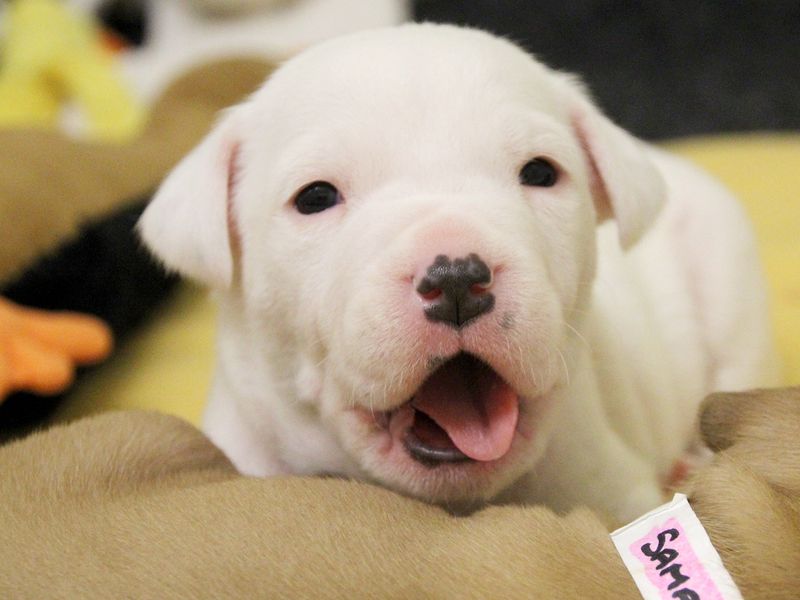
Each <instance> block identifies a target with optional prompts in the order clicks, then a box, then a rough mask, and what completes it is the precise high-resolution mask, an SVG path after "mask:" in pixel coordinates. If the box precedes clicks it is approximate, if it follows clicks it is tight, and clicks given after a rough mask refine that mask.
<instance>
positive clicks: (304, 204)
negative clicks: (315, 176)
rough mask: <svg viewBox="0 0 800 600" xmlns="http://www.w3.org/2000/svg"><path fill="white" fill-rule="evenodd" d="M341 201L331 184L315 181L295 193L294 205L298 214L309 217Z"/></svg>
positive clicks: (337, 191)
mask: <svg viewBox="0 0 800 600" xmlns="http://www.w3.org/2000/svg"><path fill="white" fill-rule="evenodd" d="M341 201H342V195H341V194H340V193H339V190H337V189H336V188H335V187H334V186H333V185H332V184H330V183H328V182H327V181H315V182H313V183H309V184H308V185H307V186H306V187H304V188H303V189H302V190H300V191H299V192H297V196H295V198H294V205H295V207H296V208H297V212H299V213H300V214H303V215H311V214H314V213H318V212H322V211H323V210H328V209H329V208H331V207H333V206H336V205H337V204H339V203H340V202H341Z"/></svg>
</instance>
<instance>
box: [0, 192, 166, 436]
mask: <svg viewBox="0 0 800 600" xmlns="http://www.w3.org/2000/svg"><path fill="white" fill-rule="evenodd" d="M144 206H145V202H144V201H142V200H140V201H138V202H135V203H133V204H131V205H130V206H128V207H126V208H124V209H122V210H120V211H119V212H117V213H116V214H113V215H109V217H108V218H107V219H104V220H102V221H99V222H97V223H91V224H88V225H87V226H86V227H85V228H84V229H83V231H82V232H81V234H80V235H79V236H78V237H77V238H76V239H74V240H69V241H67V242H66V243H65V244H64V245H63V246H62V247H61V248H59V249H57V250H56V251H55V252H53V253H52V254H50V255H48V256H45V257H43V258H42V259H41V260H40V261H39V262H37V263H36V264H35V265H32V266H31V268H30V269H29V270H28V271H26V272H25V273H24V274H23V275H22V276H21V277H20V278H19V279H17V280H16V281H11V282H6V283H5V284H0V294H2V295H4V296H6V297H7V298H9V299H10V300H13V301H14V302H17V303H20V304H24V305H26V306H31V307H36V308H45V309H50V310H74V311H80V312H85V313H90V314H93V315H97V316H98V317H101V318H102V319H104V320H105V321H106V322H107V323H108V324H109V325H110V326H111V329H112V330H113V331H114V335H115V337H116V338H117V342H118V343H124V341H125V336H126V334H128V333H129V332H130V331H131V330H133V329H134V328H136V327H137V326H138V325H139V324H140V323H141V322H142V320H143V319H144V318H146V317H147V316H148V315H149V314H151V313H152V311H153V308H154V307H155V306H156V305H157V304H158V303H159V302H161V301H162V300H163V299H164V298H165V297H166V295H167V294H168V293H169V291H170V290H171V289H172V287H173V286H174V284H175V281H176V279H175V278H174V277H172V276H168V275H167V274H165V273H164V271H163V269H162V268H161V267H160V266H158V265H156V264H155V263H154V262H153V260H152V259H151V258H150V256H149V255H148V254H147V252H146V251H145V250H144V248H143V247H142V245H141V242H140V241H139V240H138V239H137V237H136V234H135V232H134V230H133V227H134V225H135V224H136V221H137V220H138V218H139V215H140V214H141V213H142V210H143V209H144ZM61 399H62V397H61V396H56V397H52V398H39V397H36V396H33V395H31V394H23V393H18V394H13V395H12V396H10V397H9V398H8V399H7V400H6V401H5V402H4V403H2V404H0V440H3V439H7V438H9V437H12V436H15V435H19V434H20V433H23V432H25V431H27V430H29V429H30V428H31V427H32V426H35V425H36V424H38V423H40V422H41V421H42V420H43V419H45V418H46V417H47V416H48V415H49V414H50V413H51V412H52V410H53V409H54V408H55V407H56V406H57V404H58V402H60V401H61Z"/></svg>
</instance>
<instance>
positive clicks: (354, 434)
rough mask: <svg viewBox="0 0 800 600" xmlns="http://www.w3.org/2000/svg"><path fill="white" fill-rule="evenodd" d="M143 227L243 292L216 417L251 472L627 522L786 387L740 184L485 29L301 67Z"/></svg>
mask: <svg viewBox="0 0 800 600" xmlns="http://www.w3.org/2000/svg"><path fill="white" fill-rule="evenodd" d="M662 205H663V208H662ZM600 223H602V224H601V225H600V226H599V227H598V224H600ZM140 226H141V233H142V235H143V237H144V240H145V242H146V243H147V245H148V246H149V247H150V248H151V249H152V250H153V251H154V252H155V253H156V254H157V255H158V256H159V257H160V258H161V259H162V260H163V261H164V263H165V264H166V265H167V266H168V267H171V268H174V269H176V270H178V271H180V272H182V273H184V274H186V275H188V276H191V277H194V278H196V279H199V280H201V281H203V282H206V283H208V284H210V285H211V286H213V287H214V288H215V289H216V290H217V292H218V294H219V299H220V304H221V316H220V320H221V324H220V331H219V352H218V361H217V371H216V377H215V381H214V387H213V391H212V394H211V399H210V403H209V406H208V409H207V413H206V416H205V429H206V431H207V432H208V434H209V435H210V436H211V438H212V440H214V441H215V442H216V443H217V444H218V445H219V446H220V447H221V448H222V449H223V450H224V451H225V452H226V453H227V454H228V455H229V456H230V457H231V459H232V460H233V462H234V463H235V464H236V465H237V466H238V467H239V468H240V469H241V470H242V471H243V472H245V473H250V474H256V475H272V474H277V473H301V474H303V473H320V472H326V473H339V474H343V475H346V476H353V477H361V478H367V479H370V480H373V481H377V482H380V483H382V484H384V485H387V486H389V487H391V488H394V489H396V490H398V491H401V492H403V493H407V494H411V495H414V496H418V497H421V498H425V499H428V500H432V501H435V502H447V503H471V502H476V501H483V500H488V499H493V500H495V501H519V500H523V501H542V502H546V503H548V504H550V505H551V506H553V507H555V508H557V509H565V508H568V507H570V506H573V505H575V504H577V503H583V504H588V505H590V506H593V507H595V508H600V509H603V510H606V511H610V512H611V513H613V514H614V515H616V516H618V517H619V518H622V519H624V518H629V517H633V516H635V515H636V514H638V513H640V512H641V511H643V510H645V509H647V508H650V507H651V506H652V505H654V504H656V503H658V502H659V501H660V500H661V493H660V489H659V486H660V478H663V476H664V475H665V474H666V473H667V471H668V470H669V469H670V467H671V465H672V464H673V462H674V461H675V460H676V459H677V458H678V457H679V456H681V454H682V453H683V452H684V451H685V450H686V448H687V446H688V445H689V444H690V442H691V441H692V438H693V420H694V416H695V408H696V405H697V403H698V402H699V401H700V400H701V399H702V398H703V396H704V395H705V394H706V393H708V392H710V391H712V390H718V389H728V390H730V389H737V388H743V387H752V386H757V385H764V384H769V383H772V382H773V370H774V369H773V365H774V360H773V359H774V357H773V354H772V345H771V339H770V333H769V327H768V325H767V317H766V302H765V294H764V286H763V282H762V279H761V275H760V271H759V267H758V263H757V258H756V251H755V247H754V242H753V238H752V235H751V233H750V231H749V228H748V224H747V222H746V219H745V217H744V216H743V213H742V211H741V209H740V208H739V207H738V206H737V205H736V203H735V201H734V200H733V199H732V198H731V197H730V195H729V194H728V193H727V192H726V191H725V190H724V189H722V187H720V186H719V185H718V184H717V183H715V182H714V181H712V180H711V179H710V178H709V177H708V176H706V175H704V174H703V173H701V172H699V171H698V170H696V169H695V168H693V167H692V166H690V165H688V164H686V163H684V162H683V161H681V160H680V159H678V158H675V157H673V156H669V155H667V154H666V153H664V152H661V151H658V150H656V149H654V148H651V147H648V146H646V145H644V144H643V143H641V142H639V141H637V140H635V139H634V138H632V137H631V136H630V135H628V134H627V133H625V132H624V131H622V130H621V129H619V128H618V127H616V126H615V125H614V124H612V123H611V122H610V121H609V120H608V119H606V118H605V117H604V116H602V115H601V114H600V113H599V112H598V110H597V109H596V108H595V107H594V106H593V105H592V104H591V102H590V101H589V99H588V98H587V96H586V94H585V93H584V91H583V90H582V89H581V87H580V85H579V84H578V83H576V81H575V80H574V79H573V78H570V77H567V76H565V75H562V74H558V73H554V72H552V71H550V70H548V69H547V68H546V67H544V66H543V65H541V64H539V63H538V62H536V61H535V60H534V59H532V58H531V57H530V56H529V55H527V54H526V53H525V52H523V51H522V50H520V49H519V48H518V47H516V46H514V45H513V44H511V43H509V42H507V41H504V40H501V39H498V38H495V37H493V36H490V35H488V34H486V33H482V32H478V31H474V30H465V29H459V28H456V27H452V26H437V25H406V26H401V27H398V28H394V29H385V30H375V31H370V32H366V33H359V34H355V35H351V36H348V37H344V38H340V39H337V40H334V41H332V42H327V43H325V44H322V45H320V46H317V47H315V48H312V49H311V50H308V51H306V52H304V53H302V54H301V55H299V56H298V57H296V58H294V59H293V60H290V61H289V62H288V63H287V64H286V65H285V66H283V67H282V68H281V69H280V70H278V72H276V73H275V74H274V75H273V76H272V77H271V78H270V80H269V81H268V82H267V83H266V84H265V86H264V87H263V88H262V89H261V90H259V91H258V92H257V93H255V94H254V95H253V96H252V97H251V98H250V99H249V100H248V101H247V102H245V103H244V104H242V105H240V106H237V107H235V108H233V109H232V110H231V111H230V112H228V113H227V114H226V115H225V116H224V118H223V119H222V120H221V122H220V123H219V124H218V126H217V127H216V128H215V129H214V131H212V132H211V134H210V135H209V136H208V137H207V139H206V140H205V141H204V142H203V143H202V144H201V145H200V146H199V147H198V148H197V149H196V150H195V151H194V152H192V153H191V154H190V155H189V156H188V157H187V158H186V159H185V160H184V161H183V162H182V163H181V164H180V165H179V166H178V167H177V168H176V169H175V171H174V172H173V173H172V174H171V175H170V176H169V178H168V179H167V180H166V182H165V183H164V185H163V187H162V188H161V189H160V190H159V192H158V194H157V195H156V197H155V199H154V200H153V202H152V204H151V205H150V206H149V208H148V209H147V211H146V212H145V214H144V216H143V217H142V221H141V224H140Z"/></svg>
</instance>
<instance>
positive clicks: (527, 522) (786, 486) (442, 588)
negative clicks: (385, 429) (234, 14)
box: [0, 389, 800, 599]
mask: <svg viewBox="0 0 800 600" xmlns="http://www.w3.org/2000/svg"><path fill="white" fill-rule="evenodd" d="M701 429H702V432H703V435H704V437H705V439H706V441H707V442H708V443H709V445H710V446H711V447H712V448H713V449H715V450H716V451H717V455H716V456H715V458H714V460H713V462H712V463H711V464H710V465H709V466H708V467H706V468H705V469H703V470H702V471H700V472H699V473H698V474H697V475H696V476H695V477H694V478H693V479H692V481H691V482H690V486H689V487H690V494H691V496H690V497H691V501H692V506H693V507H694V509H695V511H696V512H697V514H698V516H699V518H700V520H701V521H702V523H703V524H704V526H705V527H706V529H707V531H708V533H709V535H710V537H711V539H712V541H713V542H714V544H715V546H716V548H717V549H718V551H719V553H720V555H721V556H722V558H723V561H724V562H725V565H726V566H727V567H728V569H729V570H730V572H731V574H732V576H733V578H734V580H735V581H736V583H737V584H738V585H739V587H740V589H741V591H742V593H743V595H744V597H745V598H748V599H752V598H785V599H789V598H797V597H798V592H799V591H800V440H798V433H800V389H792V390H781V391H772V392H752V393H748V394H735V395H722V394H720V395H715V396H712V397H711V398H709V399H708V400H707V401H706V403H705V405H704V408H703V412H702V418H701ZM0 496H1V497H2V498H3V500H2V502H1V503H0V532H2V533H1V534H0V535H2V540H3V542H2V544H0V597H3V598H43V597H47V598H78V597H80V598H111V597H137V598H145V597H146V598H188V597H191V598H206V597H219V598H223V597H224V598H237V597H246V598H257V597H258V598H260V597H264V598H267V597H268V598H278V597H289V598H301V597H314V598H363V597H376V598H418V597H434V598H444V597H458V598H479V597H481V598H487V597H493V598H494V597H496V598H600V599H602V598H638V597H639V595H638V592H637V591H636V589H635V587H634V585H633V582H632V580H631V579H630V577H629V576H628V574H627V572H626V571H625V569H624V567H623V565H622V562H621V561H620V559H619V557H618V556H617V554H616V552H615V550H614V548H613V546H612V544H611V541H610V539H609V537H608V533H607V531H608V530H607V527H606V526H605V525H604V523H603V522H602V521H601V520H600V519H599V518H598V517H597V516H595V515H593V514H592V513H590V512H588V511H576V512H573V513H570V514H569V515H566V516H558V515H555V514H554V513H552V512H551V511H549V510H547V509H544V508H537V507H528V508H521V507H492V508H488V509H486V510H483V511H481V512H478V513H476V514H474V515H472V516H470V517H466V518H457V517H453V516H451V515H449V514H447V513H446V512H444V511H443V510H441V509H439V508H436V507H433V506H429V505H426V504H422V503H419V502H417V501H414V500H410V499H407V498H403V497H400V496H397V495H395V494H393V493H391V492H389V491H387V490H384V489H381V488H376V487H373V486H369V485H366V484H363V483H357V482H348V481H342V480H332V479H310V478H309V479H303V478H271V479H252V478H246V477H241V476H239V475H237V473H236V472H235V471H234V470H233V468H232V467H231V465H230V463H229V462H228V461H227V460H226V459H225V458H224V457H223V456H222V454H221V453H220V452H219V451H218V450H217V449H216V448H214V447H213V446H212V445H211V444H210V443H209V442H208V441H207V440H206V438H204V437H203V436H202V434H200V433H199V432H198V431H197V430H195V429H194V428H193V427H191V426H189V425H187V424H185V423H183V422H182V421H179V420H177V419H174V418H171V417H166V416H159V415H156V414H149V413H117V414H107V415H103V416H99V417H95V418H91V419H86V420H84V421H80V422H78V423H75V424H73V425H69V426H65V427H59V428H55V429H52V430H50V431H48V432H45V433H42V434H38V435H35V436H32V437H30V438H28V439H26V440H23V441H20V442H17V443H15V444H11V445H9V446H6V447H4V448H2V449H0Z"/></svg>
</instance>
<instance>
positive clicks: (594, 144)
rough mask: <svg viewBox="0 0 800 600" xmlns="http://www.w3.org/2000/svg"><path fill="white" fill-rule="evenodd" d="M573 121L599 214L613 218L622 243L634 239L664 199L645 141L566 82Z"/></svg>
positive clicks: (641, 232) (630, 244) (631, 241)
mask: <svg viewBox="0 0 800 600" xmlns="http://www.w3.org/2000/svg"><path fill="white" fill-rule="evenodd" d="M570 87H571V88H572V89H571V95H572V103H571V106H572V109H571V112H570V118H571V121H572V126H573V128H574V130H575V133H576V135H577V137H578V140H579V141H580V143H581V146H582V147H583V151H584V153H585V155H586V159H587V164H588V166H589V173H590V176H591V187H592V195H593V196H594V200H595V206H596V209H597V215H598V217H599V219H600V220H601V221H602V220H605V219H607V218H614V219H615V220H616V222H617V228H618V230H619V240H620V244H621V245H622V247H623V248H629V247H631V246H632V245H633V244H635V243H636V242H637V241H638V240H639V238H640V237H641V236H642V234H644V232H645V231H646V230H647V228H648V227H649V226H650V225H651V224H652V223H653V221H655V218H656V216H657V215H658V212H659V210H660V209H661V206H662V205H663V204H664V201H665V200H666V184H665V183H664V179H663V178H662V177H661V174H660V173H659V171H658V169H656V167H655V165H654V164H653V162H652V161H651V159H650V157H649V156H648V153H647V150H646V149H645V146H644V143H643V142H641V141H639V140H637V139H636V138H634V137H633V136H632V135H631V134H629V133H628V132H626V131H625V130H623V129H622V128H621V127H618V126H617V125H615V124H614V123H612V122H611V120H609V119H608V118H607V117H606V116H604V115H603V114H602V113H601V112H600V111H599V110H598V109H597V107H595V106H594V105H593V104H592V103H591V101H590V100H589V99H588V98H587V97H586V95H585V94H584V93H583V91H581V90H579V89H576V87H577V86H576V85H575V84H574V83H572V85H571V86H570Z"/></svg>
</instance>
